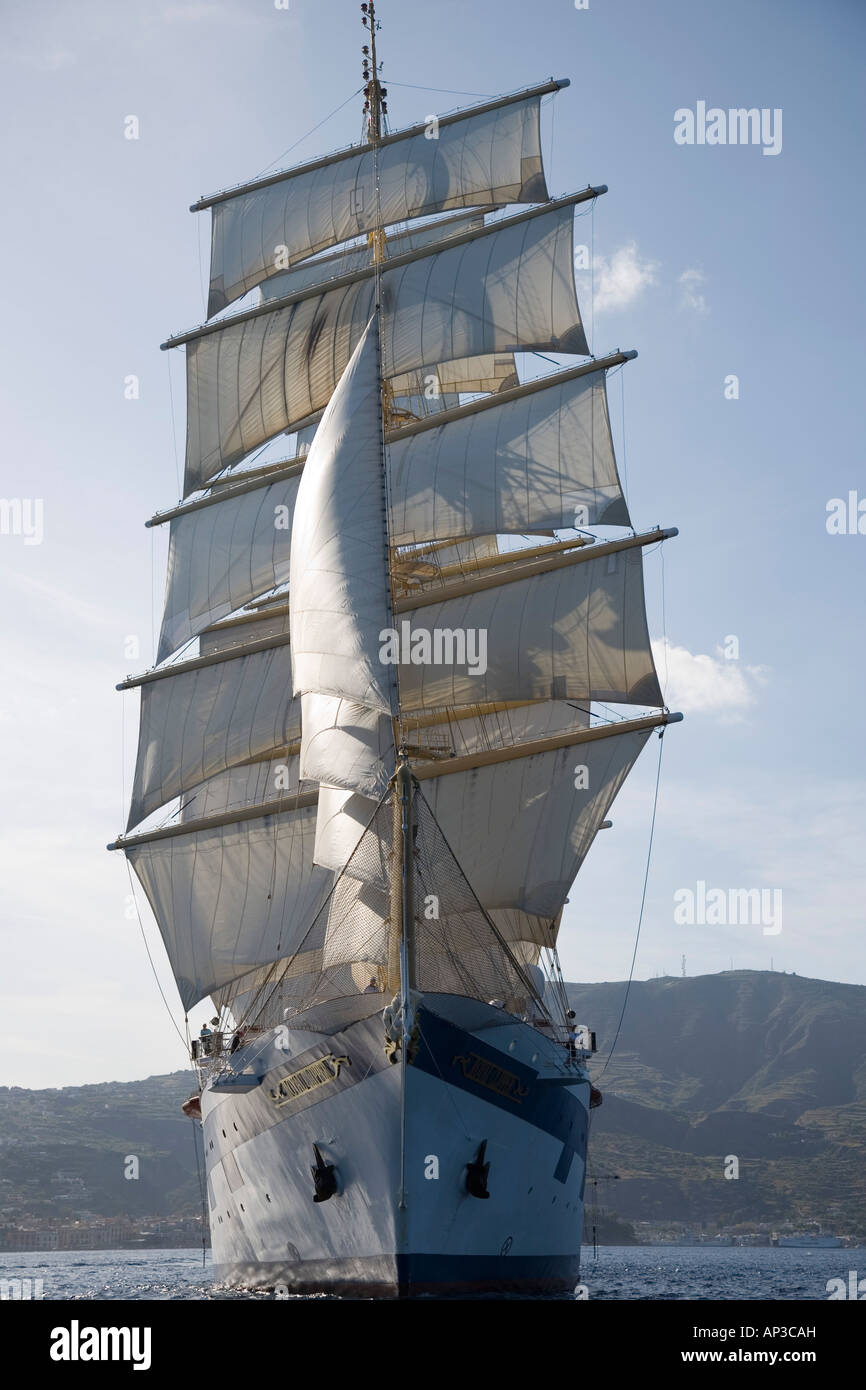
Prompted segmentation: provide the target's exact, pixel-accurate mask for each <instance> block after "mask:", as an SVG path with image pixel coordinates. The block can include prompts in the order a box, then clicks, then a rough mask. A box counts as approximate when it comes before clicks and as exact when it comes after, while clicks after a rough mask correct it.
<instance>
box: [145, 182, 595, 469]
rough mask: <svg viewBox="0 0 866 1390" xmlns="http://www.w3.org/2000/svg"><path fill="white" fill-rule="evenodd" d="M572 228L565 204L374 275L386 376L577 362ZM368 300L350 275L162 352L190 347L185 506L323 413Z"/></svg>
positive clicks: (366, 316) (369, 290)
mask: <svg viewBox="0 0 866 1390" xmlns="http://www.w3.org/2000/svg"><path fill="white" fill-rule="evenodd" d="M526 218H529V220H525V219H526ZM572 222H573V203H572V202H566V203H565V204H564V205H562V206H560V205H556V204H554V205H552V208H551V210H550V211H545V212H542V213H541V214H540V215H537V216H532V217H529V215H528V214H523V215H522V217H521V218H520V219H518V218H514V219H509V220H508V221H506V222H504V223H502V224H501V225H499V226H497V225H495V224H494V225H493V226H492V227H490V228H485V229H484V230H483V231H482V232H480V233H478V234H473V239H472V240H470V241H467V242H461V244H459V245H455V246H451V247H448V248H447V249H443V250H435V249H432V250H422V251H419V252H417V253H412V254H413V259H412V260H410V261H409V262H408V263H402V262H401V261H395V262H394V263H392V264H391V265H389V266H388V268H386V269H385V270H384V271H383V273H382V356H383V359H384V362H385V363H386V366H387V373H388V374H389V375H391V374H395V375H399V374H400V373H401V372H409V371H417V370H419V369H420V368H422V367H424V366H425V365H428V364H431V365H432V366H433V367H435V366H436V364H438V363H441V362H447V361H451V360H453V359H456V358H468V357H478V356H480V355H483V354H485V353H505V352H509V351H513V350H514V349H517V348H526V349H540V350H548V349H549V350H551V351H558V352H575V353H586V351H587V345H586V339H585V337H584V333H583V327H582V325H581V321H580V311H579V309H578V305H577V297H576V295H575V289H574V270H573V264H572V230H571V229H572ZM515 287H516V288H515ZM375 292H376V284H375V278H374V276H373V272H372V269H371V270H368V271H362V272H357V274H356V275H355V276H354V277H349V278H348V283H344V284H342V287H341V288H333V289H322V290H316V289H312V290H305V291H302V292H301V295H300V297H296V298H295V299H290V300H289V301H288V302H286V301H279V300H278V301H276V302H275V303H274V304H273V306H270V305H266V306H264V308H263V310H251V311H249V313H246V314H239V315H236V316H235V317H234V318H233V319H227V320H226V321H225V323H219V324H214V325H212V326H209V327H206V328H205V329H203V330H199V331H198V332H197V333H195V334H192V335H182V336H181V337H180V338H179V339H177V340H172V341H173V342H174V341H176V342H182V341H186V342H187V344H188V346H187V354H186V361H187V403H188V424H187V452H186V471H185V480H184V493H185V494H188V493H190V492H192V491H194V490H196V489H197V488H200V487H201V486H202V485H203V484H204V483H205V482H206V481H207V480H208V479H209V478H211V477H213V476H214V475H215V474H216V473H219V472H220V471H221V470H222V469H224V468H227V467H229V466H231V465H232V464H235V463H237V462H239V461H240V460H241V459H242V458H244V457H245V456H246V455H247V454H249V453H250V452H251V451H252V450H253V449H256V448H258V446H259V445H260V444H263V443H265V442H266V441H267V440H268V439H272V438H273V437H274V436H275V435H276V434H279V433H281V432H282V431H284V430H289V429H293V428H297V427H298V426H299V425H300V424H301V423H302V422H305V419H306V417H307V416H308V415H311V414H314V413H315V412H317V411H319V410H322V409H323V408H324V406H325V405H326V404H327V402H328V401H329V400H330V397H331V395H332V394H333V392H334V391H335V389H336V386H337V382H338V380H339V378H340V376H341V375H342V372H343V370H344V369H345V367H346V365H347V363H348V361H349V358H350V357H351V356H352V353H353V352H354V350H355V348H356V347H357V344H358V342H359V340H360V338H361V336H362V334H363V332H364V329H365V328H366V325H367V323H368V322H369V320H370V317H371V315H372V312H373V308H374V299H375ZM168 345H171V344H168Z"/></svg>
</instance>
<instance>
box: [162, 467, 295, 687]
mask: <svg viewBox="0 0 866 1390" xmlns="http://www.w3.org/2000/svg"><path fill="white" fill-rule="evenodd" d="M299 481H300V479H299V477H298V476H297V475H295V476H292V477H288V478H283V479H281V480H280V481H279V482H275V483H270V484H267V483H263V485H262V486H260V487H257V488H255V489H254V490H252V491H248V492H244V493H242V494H241V495H240V496H235V497H231V496H226V497H223V498H222V500H219V501H215V502H213V503H210V502H209V505H206V506H200V507H198V508H196V509H195V510H194V511H189V512H187V513H185V514H184V515H183V516H179V517H176V518H175V519H174V520H173V521H172V522H171V534H170V539H169V551H168V577H167V580H166V590H165V609H164V613H163V619H162V627H161V628H160V634H159V647H158V650H157V661H164V660H165V658H166V657H167V656H169V655H170V654H171V653H172V652H173V651H175V650H176V649H177V648H178V647H180V646H182V645H183V643H184V642H188V641H189V639H190V638H191V637H194V636H195V635H196V634H197V633H198V632H200V631H201V630H202V628H204V627H207V626H208V625H209V624H210V623H213V622H216V621H217V619H219V618H223V617H226V616H227V615H228V614H230V613H233V612H235V610H236V609H238V608H242V607H243V605H244V604H245V603H248V602H249V600H250V599H252V598H255V597H256V596H257V595H258V594H262V593H264V592H265V591H266V590H268V589H271V588H273V587H274V586H275V585H277V584H283V583H285V582H286V580H287V579H288V577H289V550H290V544H289V543H290V539H291V525H292V516H293V514H294V507H295V497H296V495H297V491H298V484H299Z"/></svg>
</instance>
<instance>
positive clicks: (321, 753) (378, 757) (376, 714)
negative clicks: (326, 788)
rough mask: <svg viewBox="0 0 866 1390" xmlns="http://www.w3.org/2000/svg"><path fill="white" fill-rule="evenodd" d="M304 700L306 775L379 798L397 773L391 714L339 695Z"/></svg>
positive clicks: (304, 762)
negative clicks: (395, 772) (393, 774)
mask: <svg viewBox="0 0 866 1390" xmlns="http://www.w3.org/2000/svg"><path fill="white" fill-rule="evenodd" d="M300 698H301V710H302V726H303V740H302V752H301V767H302V769H303V776H304V778H305V779H307V780H309V781H311V782H317V783H318V782H333V783H335V784H336V785H337V786H340V787H347V788H350V789H352V790H353V791H361V792H363V793H364V795H365V796H371V797H376V798H377V799H378V797H380V796H381V795H382V794H383V792H384V791H385V789H386V787H387V785H388V780H389V778H390V777H391V775H392V773H393V771H394V734H393V730H392V725H391V719H390V717H389V716H388V715H385V714H382V713H381V712H380V711H379V710H378V709H373V708H371V707H370V706H369V705H362V704H359V703H358V702H357V701H356V700H345V699H341V698H340V697H339V696H337V695H318V694H307V695H302V696H301V697H300Z"/></svg>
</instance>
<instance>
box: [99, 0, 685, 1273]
mask: <svg viewBox="0 0 866 1390" xmlns="http://www.w3.org/2000/svg"><path fill="white" fill-rule="evenodd" d="M362 10H363V11H364V23H365V26H366V29H367V35H366V38H367V42H366V45H365V48H364V89H365V98H366V106H365V117H364V119H365V131H364V138H363V140H362V142H361V143H359V144H357V145H353V146H350V147H348V148H346V149H343V150H340V151H338V152H337V153H335V154H331V155H329V156H326V157H324V158H321V159H317V160H315V161H313V162H312V163H307V164H303V165H300V166H299V167H296V168H293V169H289V170H286V171H284V172H281V173H277V174H271V175H269V176H267V177H264V178H260V179H257V180H255V181H254V182H252V183H247V184H244V185H241V186H239V187H235V188H232V189H228V190H227V191H224V192H221V193H218V194H215V195H214V196H212V197H209V198H205V199H202V200H201V201H200V202H199V203H197V204H196V205H195V210H196V211H203V210H205V209H210V210H211V214H212V248H211V272H210V295H209V306H208V308H209V318H208V320H207V322H205V323H204V324H202V325H201V326H200V327H198V328H196V329H193V330H192V331H190V332H186V333H182V334H180V335H178V336H176V337H174V338H172V339H170V340H169V341H168V342H167V343H166V344H164V345H163V346H165V347H168V348H178V347H185V349H186V371H187V404H188V429H187V443H186V463H185V476H184V492H183V498H182V500H181V501H180V502H179V504H178V505H177V506H174V507H172V508H170V509H169V510H167V511H163V512H161V513H158V514H157V515H156V516H155V517H154V518H153V519H152V520H151V521H150V522H149V523H148V525H168V526H169V527H170V542H169V562H168V579H167V588H166V598H165V611H164V616H163V620H162V627H161V631H160V637H159V645H158V651H157V665H156V666H154V668H153V669H151V670H149V671H147V672H146V673H144V674H143V675H138V676H134V677H130V678H129V679H127V680H126V681H124V682H123V685H122V686H121V687H120V688H123V689H128V688H137V689H139V690H140V694H141V711H140V736H139V747H138V758H137V763H136V771H135V780H134V786H133V791H132V802H131V808H130V814H129V821H128V824H127V827H126V831H125V833H124V834H123V835H122V836H121V837H120V838H118V840H117V841H116V842H115V843H114V844H113V845H112V846H111V848H122V849H123V850H124V851H125V853H126V855H127V856H128V858H129V860H130V862H131V864H132V866H133V868H134V870H135V873H136V874H137V876H138V878H139V880H140V881H141V883H142V885H143V887H144V890H145V892H146V895H147V898H148V900H149V902H150V905H151V907H152V909H153V912H154V915H155V917H156V920H157V922H158V924H159V929H160V931H161V933H162V937H163V940H164V943H165V948H166V950H167V952H168V956H169V959H170V962H171V966H172V969H173V972H174V976H175V979H176V981H177V986H178V990H179V993H180V997H181V1000H182V1002H183V1005H184V1007H185V1008H186V1009H187V1010H188V1009H190V1008H191V1007H192V1006H193V1005H195V1004H196V1003H197V1002H199V1001H201V1000H205V999H208V998H210V999H212V1000H213V1002H214V1006H215V1008H216V1010H217V1011H218V1019H219V1022H218V1026H217V1029H216V1032H215V1033H214V1034H212V1035H211V1036H210V1037H207V1038H205V1039H204V1040H203V1041H201V1042H198V1041H197V1042H196V1044H195V1045H194V1049H193V1050H194V1054H195V1061H196V1065H197V1068H198V1072H199V1079H200V1083H201V1091H200V1095H199V1096H196V1097H194V1098H193V1099H192V1100H191V1102H189V1103H188V1106H187V1110H188V1113H195V1114H197V1115H198V1114H200V1117H201V1121H202V1125H203V1137H204V1149H205V1157H206V1163H207V1186H208V1199H209V1206H210V1223H211V1234H212V1244H213V1252H214V1262H215V1266H216V1273H217V1277H218V1278H223V1279H227V1280H231V1281H234V1282H240V1283H246V1284H250V1285H259V1286H274V1285H278V1284H283V1285H286V1286H287V1287H288V1288H289V1289H291V1290H294V1291H297V1292H308V1291H313V1290H316V1291H318V1290H324V1291H330V1292H334V1293H363V1294H370V1295H373V1296H401V1295H406V1294H413V1293H417V1292H424V1291H427V1292H429V1291H439V1292H442V1291H445V1292H454V1291H465V1290H472V1291H476V1290H508V1289H514V1290H521V1291H534V1292H551V1291H559V1290H568V1289H570V1288H573V1286H574V1284H575V1283H576V1281H577V1279H578V1271H579V1256H580V1242H581V1226H582V1211H583V1192H584V1180H585V1160H586V1142H587V1128H588V1117H589V1111H590V1108H591V1106H592V1104H593V1103H597V1102H598V1101H599V1100H600V1096H599V1095H598V1093H597V1092H594V1091H593V1089H592V1087H591V1085H590V1080H589V1073H588V1070H587V1063H588V1060H589V1058H590V1056H591V1054H592V1051H593V1048H594V1039H593V1037H592V1034H591V1032H590V1030H589V1029H588V1028H584V1027H579V1026H578V1025H577V1024H576V1022H575V1020H574V1018H573V1016H572V1015H571V1014H570V1011H569V1009H568V1001H567V998H566V994H565V989H564V985H563V982H562V976H561V972H560V970H559V966H558V960H557V955H556V940H557V933H558V931H559V926H560V919H561V915H562V910H563V906H564V904H565V902H566V899H567V895H568V893H569V890H570V888H571V886H572V883H573V881H574V879H575V876H576V874H577V871H578V869H579V867H580V865H581V863H582V861H583V859H584V857H585V856H586V854H587V852H588V850H589V848H590V845H591V844H592V842H593V840H594V838H595V835H596V834H597V832H598V831H599V829H601V828H602V827H603V826H604V825H605V824H606V819H605V818H606V816H607V813H608V810H609V808H610V806H611V803H612V802H613V800H614V797H615V796H616V794H617V792H618V790H619V788H620V786H621V785H622V783H623V781H624V779H625V777H626V775H627V774H628V772H629V770H630V768H631V767H632V765H633V763H634V761H635V759H636V758H637V757H638V755H639V753H640V751H641V749H642V748H643V746H644V744H645V743H646V742H647V740H648V739H649V738H650V736H651V735H652V733H653V731H654V730H659V731H660V732H661V731H663V729H664V726H665V725H666V724H667V723H669V722H671V721H672V720H674V719H678V718H680V716H679V715H675V714H671V713H669V712H668V711H667V710H666V709H665V708H664V701H663V698H662V693H661V690H660V687H659V683H658V679H657V676H656V672H655V668H654V665H653V658H652V653H651V649H650V641H649V635H648V631H647V622H646V612H645V605H644V593H643V570H642V551H643V548H644V547H645V546H647V545H649V544H654V543H656V542H658V541H659V540H661V539H664V538H666V537H667V536H670V535H672V534H675V533H674V532H671V531H661V530H652V531H646V532H643V533H638V532H635V531H634V529H633V528H632V526H631V519H630V516H629V512H628V508H627V505H626V501H625V498H624V496H623V491H622V487H621V484H620V479H619V476H618V472H617V466H616V460H615V457H614V448H613V443H612V437H611V428H610V422H609V417H608V408H607V398H606V388H605V378H606V373H607V372H608V371H609V370H610V369H611V368H614V367H616V366H619V365H621V364H623V363H625V362H626V361H628V360H629V359H630V358H632V357H634V356H635V355H636V354H635V353H633V352H616V353H613V354H612V355H610V356H607V357H604V358H598V359H597V358H592V357H591V356H590V353H589V346H588V344H587V341H586V336H585V331H584V325H583V321H582V319H581V314H580V310H579V307H578V302H577V297H576V292H575V282H574V269H573V219H574V211H575V208H576V207H577V206H578V205H580V204H583V203H589V202H590V201H591V200H593V199H595V198H597V197H598V196H599V195H600V194H601V193H603V192H604V191H605V189H604V188H596V187H588V188H586V189H584V190H583V191H581V192H579V193H574V194H571V195H569V196H567V197H560V198H551V197H550V196H549V193H548V189H547V185H546V181H545V175H544V171H543V167H542V155H541V140H540V106H541V102H542V100H543V99H545V98H547V97H549V96H552V95H553V94H555V93H556V92H557V91H558V90H559V89H561V88H563V87H565V86H567V85H568V84H567V82H565V81H554V80H550V81H548V82H544V83H541V84H540V85H538V86H535V87H531V88H528V89H526V90H524V91H521V92H518V93H515V94H513V95H510V96H505V97H502V98H499V99H497V100H494V101H486V102H484V103H483V104H481V105H477V106H474V107H470V108H468V109H466V110H462V111H459V112H458V113H456V114H454V115H449V116H445V117H442V118H441V119H439V120H438V121H431V120H429V119H428V120H427V121H425V122H423V123H422V124H419V125H416V126H413V127H411V128H409V129H407V130H400V131H395V132H393V133H392V132H389V131H388V129H387V114H386V113H387V100H386V98H387V93H386V90H385V89H384V88H383V86H382V84H381V81H380V68H379V63H378V59H377V56H376V35H377V27H378V26H377V21H376V18H375V12H374V6H373V4H372V3H371V4H369V5H364V6H362ZM515 209H516V210H515ZM251 295H252V296H253V297H254V299H253V300H250V299H248V298H246V299H245V297H247V296H251ZM242 299H244V303H242V304H240V305H238V301H239V300H242ZM226 311H228V312H226ZM539 353H542V354H544V353H555V354H559V355H562V356H563V357H564V358H565V359H566V360H565V364H564V365H563V364H562V363H561V362H558V363H556V364H555V365H556V370H554V371H552V372H549V373H548V374H547V375H545V376H541V377H531V376H530V375H529V372H530V371H531V370H532V367H531V365H530V366H529V367H528V366H527V363H530V364H531V362H532V357H531V355H532V354H539ZM547 365H549V363H548V364H547ZM537 366H538V359H536V369H537ZM284 436H289V438H290V440H292V441H293V446H292V447H290V448H289V449H288V451H287V450H286V449H283V451H282V456H280V457H274V456H273V452H270V453H267V454H266V455H265V456H264V458H263V457H262V455H261V451H262V449H263V448H265V447H266V446H268V447H269V446H271V444H272V442H273V441H278V440H280V439H281V438H282V437H284ZM600 529H601V534H599V530H600Z"/></svg>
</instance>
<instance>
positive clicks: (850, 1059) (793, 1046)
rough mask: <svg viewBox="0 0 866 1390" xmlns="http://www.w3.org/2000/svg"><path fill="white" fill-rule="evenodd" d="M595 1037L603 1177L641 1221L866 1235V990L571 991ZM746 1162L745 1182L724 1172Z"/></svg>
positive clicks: (686, 983) (740, 977)
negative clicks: (732, 1158)
mask: <svg viewBox="0 0 866 1390" xmlns="http://www.w3.org/2000/svg"><path fill="white" fill-rule="evenodd" d="M568 990H569V998H570V1000H571V1003H572V1007H573V1008H574V1009H575V1011H576V1013H577V1015H578V1020H579V1021H581V1022H587V1023H590V1025H591V1026H592V1027H593V1028H595V1030H596V1034H597V1037H598V1048H599V1062H598V1063H597V1064H596V1065H595V1066H594V1067H593V1075H594V1077H595V1079H596V1084H598V1085H599V1086H600V1088H601V1089H602V1091H603V1093H604V1104H603V1105H602V1107H601V1109H600V1110H598V1111H596V1112H595V1115H594V1117H593V1126H592V1136H591V1169H592V1170H594V1171H595V1172H596V1173H598V1174H602V1173H603V1174H611V1173H616V1174H618V1178H619V1180H618V1181H617V1183H616V1188H615V1191H614V1190H611V1189H607V1190H606V1192H605V1201H606V1202H609V1203H610V1205H611V1206H612V1207H613V1208H614V1209H615V1210H616V1211H617V1212H618V1214H619V1215H620V1216H623V1217H626V1218H628V1219H642V1220H671V1221H676V1220H679V1221H684V1222H688V1223H691V1224H700V1223H706V1224H707V1225H708V1226H712V1225H715V1224H716V1223H720V1224H722V1225H726V1226H729V1225H735V1224H738V1223H749V1222H757V1221H765V1222H773V1223H778V1224H782V1223H783V1222H785V1221H792V1222H793V1223H794V1224H801V1223H803V1222H805V1221H808V1220H819V1221H822V1222H824V1223H825V1224H826V1225H827V1226H828V1227H837V1228H844V1229H846V1230H852V1231H853V1230H856V1231H860V1232H866V1175H864V1170H863V1163H862V1157H863V1152H864V1140H866V988H864V987H862V986H859V985H841V984H833V983H829V982H827V981H824V980H810V979H803V978H800V977H799V976H796V975H785V974H779V973H771V972H758V971H732V972H725V973H723V974H719V975H704V976H699V977H697V978H696V979H674V978H666V979H661V980H647V981H639V982H635V983H634V984H633V985H632V988H631V992H630V995H629V1004H628V1010H627V1012H626V1017H625V1021H624V1023H623V1027H622V1032H621V1034H620V1037H619V1041H618V1043H617V1046H616V1051H615V1052H614V1055H613V1058H612V1060H611V1061H610V1063H609V1064H608V1065H607V1067H606V1070H605V1071H604V1074H603V1075H602V1074H601V1072H602V1067H603V1066H604V1062H605V1058H606V1057H607V1053H608V1050H609V1048H610V1045H611V1042H612V1040H613V1037H614V1034H615V1032H616V1025H617V1020H618V1018H619V1013H620V1010H621V1008H622V1001H623V992H624V986H623V985H622V983H616V984H601V985H569V987H568ZM727 1155H736V1157H737V1158H738V1160H739V1174H740V1175H739V1178H738V1179H737V1180H736V1181H733V1180H727V1179H726V1178H725V1177H724V1160H725V1157H726V1156H727Z"/></svg>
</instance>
